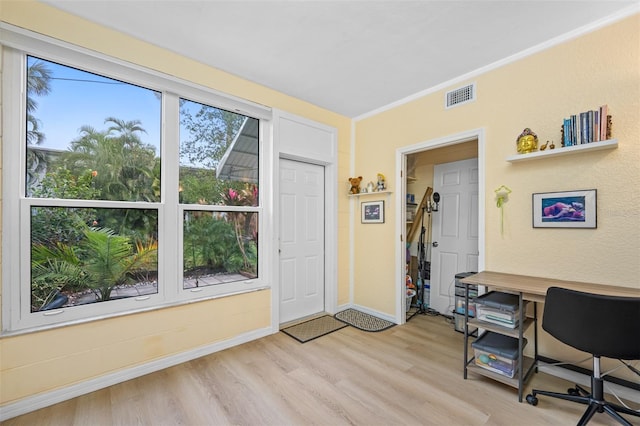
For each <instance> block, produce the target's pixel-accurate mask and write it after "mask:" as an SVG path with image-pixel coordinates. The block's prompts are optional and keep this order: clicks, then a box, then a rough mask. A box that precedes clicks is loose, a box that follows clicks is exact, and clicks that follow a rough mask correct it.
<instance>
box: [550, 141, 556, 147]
mask: <svg viewBox="0 0 640 426" xmlns="http://www.w3.org/2000/svg"><path fill="white" fill-rule="evenodd" d="M555 147H556V146H555V145H554V143H553V141H551V145H549V149H553V148H555Z"/></svg>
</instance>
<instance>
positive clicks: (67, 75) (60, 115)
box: [29, 57, 161, 154]
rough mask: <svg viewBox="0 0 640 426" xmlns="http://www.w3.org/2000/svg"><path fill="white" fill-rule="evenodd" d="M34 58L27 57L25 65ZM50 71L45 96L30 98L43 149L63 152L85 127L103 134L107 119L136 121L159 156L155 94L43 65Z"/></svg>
mask: <svg viewBox="0 0 640 426" xmlns="http://www.w3.org/2000/svg"><path fill="white" fill-rule="evenodd" d="M34 59H35V58H31V57H30V58H29V65H31V64H32V63H33V61H34ZM46 64H47V68H48V69H49V70H50V71H51V77H52V79H51V81H50V87H51V91H50V92H49V94H48V95H45V96H39V97H34V99H35V101H36V102H37V109H36V110H35V111H34V112H33V115H34V116H35V117H36V118H37V119H38V120H40V131H41V132H43V133H44V134H45V141H44V142H43V143H42V145H40V146H41V147H43V148H50V149H62V150H66V149H67V148H68V146H69V142H71V141H72V140H74V139H76V138H78V137H79V136H80V132H79V129H80V127H82V126H84V125H89V126H91V127H93V128H94V129H95V130H97V131H104V130H107V128H108V127H109V126H110V125H111V124H105V122H104V121H105V119H106V118H107V117H115V118H117V119H120V120H124V121H133V120H140V121H141V122H142V124H141V127H142V128H144V129H145V130H146V131H147V133H138V136H139V137H140V139H141V140H142V141H143V142H144V143H147V144H151V145H153V146H155V147H156V153H157V154H159V153H160V149H159V148H160V112H161V111H160V108H161V106H160V96H159V94H156V92H154V91H152V90H149V89H144V88H140V87H137V86H133V85H131V84H128V83H123V82H120V81H117V80H112V79H108V78H104V77H101V76H98V75H95V74H90V73H87V72H84V71H79V70H76V69H73V68H69V67H66V66H62V65H58V64H55V63H53V62H46Z"/></svg>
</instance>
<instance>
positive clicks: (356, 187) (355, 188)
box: [349, 176, 362, 194]
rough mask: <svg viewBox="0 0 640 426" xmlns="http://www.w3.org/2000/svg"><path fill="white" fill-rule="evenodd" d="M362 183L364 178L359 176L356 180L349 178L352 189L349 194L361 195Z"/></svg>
mask: <svg viewBox="0 0 640 426" xmlns="http://www.w3.org/2000/svg"><path fill="white" fill-rule="evenodd" d="M361 181H362V176H358V177H355V178H349V182H350V183H351V189H350V190H349V194H359V193H360V182H361Z"/></svg>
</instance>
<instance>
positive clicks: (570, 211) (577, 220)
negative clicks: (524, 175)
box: [533, 189, 597, 228]
mask: <svg viewBox="0 0 640 426" xmlns="http://www.w3.org/2000/svg"><path fill="white" fill-rule="evenodd" d="M596 225H597V209H596V190H595V189H587V190H583V191H565V192H543V193H540V194H533V227H534V228H596V227H597V226H596Z"/></svg>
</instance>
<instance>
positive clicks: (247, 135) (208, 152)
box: [180, 99, 260, 206]
mask: <svg viewBox="0 0 640 426" xmlns="http://www.w3.org/2000/svg"><path fill="white" fill-rule="evenodd" d="M259 127H260V121H259V120H257V119H255V118H251V117H246V116H244V115H240V114H236V113H233V112H229V111H225V110H222V109H219V108H214V107H211V106H208V105H203V104H200V103H197V102H192V101H189V100H185V99H181V100H180V202H181V203H185V204H206V205H229V204H233V205H240V204H241V205H252V206H257V205H258V197H257V195H258V194H257V188H258V187H257V185H258V160H259V158H258V157H259V142H258V140H259V139H258V131H259ZM230 190H231V191H232V192H231V193H232V194H233V193H236V194H241V193H242V191H249V193H251V194H252V197H251V198H250V199H249V198H244V199H241V200H240V199H231V198H232V197H231V198H230V195H229V194H230V192H229V191H230Z"/></svg>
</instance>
